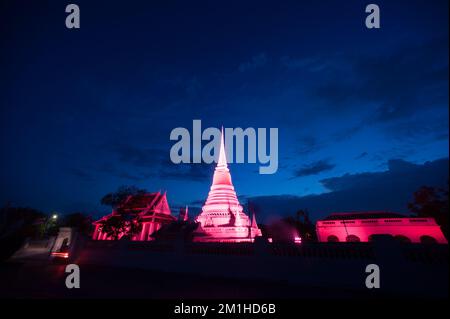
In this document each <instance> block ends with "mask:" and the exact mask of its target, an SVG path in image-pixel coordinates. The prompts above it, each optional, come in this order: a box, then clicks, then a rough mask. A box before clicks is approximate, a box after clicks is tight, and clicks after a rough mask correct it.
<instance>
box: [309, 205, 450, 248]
mask: <svg viewBox="0 0 450 319" xmlns="http://www.w3.org/2000/svg"><path fill="white" fill-rule="evenodd" d="M316 232H317V238H318V240H319V241H320V242H369V241H371V240H372V238H373V237H372V236H374V235H391V236H393V237H394V238H396V239H398V240H399V241H402V242H412V243H440V244H447V243H448V242H447V239H446V238H445V236H444V234H443V233H442V231H441V228H440V227H439V225H438V224H436V222H435V220H434V218H430V217H407V216H404V215H400V214H396V213H390V212H360V213H335V214H331V215H330V216H328V217H327V218H325V219H324V220H319V221H317V223H316Z"/></svg>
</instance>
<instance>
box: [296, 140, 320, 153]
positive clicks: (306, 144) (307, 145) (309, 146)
mask: <svg viewBox="0 0 450 319" xmlns="http://www.w3.org/2000/svg"><path fill="white" fill-rule="evenodd" d="M297 141H298V143H299V144H300V147H299V148H298V149H297V152H298V154H299V155H307V154H310V153H313V152H316V151H317V150H319V149H320V148H321V147H322V146H323V143H321V142H319V141H318V139H317V138H316V137H315V136H302V137H300V138H298V139H297Z"/></svg>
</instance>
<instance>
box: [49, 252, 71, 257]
mask: <svg viewBox="0 0 450 319" xmlns="http://www.w3.org/2000/svg"><path fill="white" fill-rule="evenodd" d="M52 256H53V257H60V258H69V253H63V252H57V251H54V252H52Z"/></svg>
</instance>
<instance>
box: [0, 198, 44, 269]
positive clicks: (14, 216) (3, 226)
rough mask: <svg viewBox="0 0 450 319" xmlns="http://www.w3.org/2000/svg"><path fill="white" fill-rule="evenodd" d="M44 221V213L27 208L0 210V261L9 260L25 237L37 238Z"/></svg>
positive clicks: (8, 207) (4, 208)
mask: <svg viewBox="0 0 450 319" xmlns="http://www.w3.org/2000/svg"><path fill="white" fill-rule="evenodd" d="M45 221H46V216H45V214H44V213H42V212H40V211H38V210H36V209H33V208H28V207H10V206H9V205H7V206H5V207H3V208H1V209H0V261H2V260H5V259H7V258H9V257H10V256H11V255H12V254H13V253H14V252H15V251H16V250H17V249H19V248H20V246H21V245H22V244H23V242H24V240H25V238H27V237H38V236H39V235H40V233H41V229H43V227H44V224H45Z"/></svg>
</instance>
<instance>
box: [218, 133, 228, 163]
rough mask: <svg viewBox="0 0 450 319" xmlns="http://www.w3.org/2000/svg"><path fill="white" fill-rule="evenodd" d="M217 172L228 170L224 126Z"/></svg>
mask: <svg viewBox="0 0 450 319" xmlns="http://www.w3.org/2000/svg"><path fill="white" fill-rule="evenodd" d="M216 170H228V164H227V155H226V153H225V141H224V134H223V126H222V132H221V134H220V149H219V160H218V161H217V166H216Z"/></svg>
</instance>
